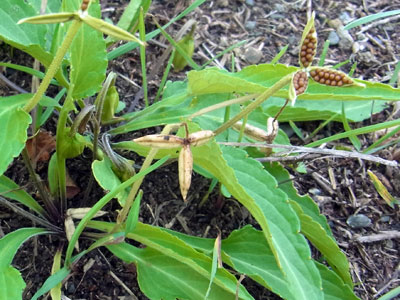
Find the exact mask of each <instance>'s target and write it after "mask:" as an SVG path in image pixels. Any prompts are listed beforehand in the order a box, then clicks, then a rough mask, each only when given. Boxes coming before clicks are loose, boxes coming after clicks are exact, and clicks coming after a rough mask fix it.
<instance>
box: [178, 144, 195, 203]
mask: <svg viewBox="0 0 400 300" xmlns="http://www.w3.org/2000/svg"><path fill="white" fill-rule="evenodd" d="M178 170H179V186H180V189H181V195H182V198H183V200H184V201H186V196H187V193H188V191H189V188H190V183H191V182H192V171H193V156H192V151H191V150H190V145H189V144H186V145H184V146H183V148H182V149H181V152H180V153H179V160H178Z"/></svg>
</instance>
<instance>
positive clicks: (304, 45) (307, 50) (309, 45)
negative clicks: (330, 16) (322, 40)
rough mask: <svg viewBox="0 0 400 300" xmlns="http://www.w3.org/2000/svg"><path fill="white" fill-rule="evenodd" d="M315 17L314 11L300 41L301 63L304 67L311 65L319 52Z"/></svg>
mask: <svg viewBox="0 0 400 300" xmlns="http://www.w3.org/2000/svg"><path fill="white" fill-rule="evenodd" d="M314 17H315V15H314V13H313V14H312V16H311V18H310V19H309V20H308V22H307V25H306V27H305V28H304V31H303V36H302V38H301V42H300V51H299V64H300V66H301V67H304V68H307V67H308V66H310V65H311V63H312V61H313V59H314V56H315V54H316V53H317V32H316V31H315V25H314Z"/></svg>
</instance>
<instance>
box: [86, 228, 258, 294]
mask: <svg viewBox="0 0 400 300" xmlns="http://www.w3.org/2000/svg"><path fill="white" fill-rule="evenodd" d="M88 226H90V227H92V228H96V229H99V230H105V231H109V230H111V229H112V227H113V226H114V225H113V224H112V223H107V222H99V221H91V222H90V223H89V224H88ZM127 237H128V238H130V239H133V240H135V241H138V242H140V243H142V244H144V245H146V246H147V247H146V248H145V249H138V248H136V247H133V246H131V245H129V244H126V243H120V244H118V245H110V246H107V248H108V249H109V250H110V251H111V252H113V253H114V255H116V256H118V257H119V258H121V259H122V260H124V261H126V262H135V263H136V264H137V267H138V276H139V278H138V280H139V285H140V288H141V290H142V291H143V292H144V293H145V294H146V296H147V297H149V298H150V299H161V298H162V299H176V298H179V299H203V298H204V295H205V294H206V291H207V287H208V284H209V279H210V272H211V268H212V260H211V258H209V257H208V256H206V255H204V254H202V253H200V252H198V251H196V250H194V249H193V248H192V247H190V246H189V245H187V244H186V243H184V242H183V241H181V240H179V239H178V238H176V237H174V236H173V235H171V234H169V233H168V232H166V231H164V230H162V229H161V228H157V227H154V226H151V225H147V224H143V223H140V222H139V223H138V224H137V226H136V228H135V230H134V231H133V232H130V233H128V234H127ZM236 286H237V279H236V278H235V277H234V276H233V275H232V274H230V273H229V272H228V271H226V270H225V269H223V268H222V269H218V270H217V272H216V275H215V278H214V281H213V285H212V288H211V292H210V295H209V298H208V299H233V298H234V296H235V292H236ZM239 298H240V299H253V298H252V297H251V296H250V294H249V293H248V292H247V291H246V290H245V289H244V287H243V286H242V285H239Z"/></svg>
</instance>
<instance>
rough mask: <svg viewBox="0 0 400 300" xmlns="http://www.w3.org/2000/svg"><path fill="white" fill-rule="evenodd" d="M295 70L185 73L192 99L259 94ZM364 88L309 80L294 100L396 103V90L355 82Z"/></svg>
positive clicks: (274, 68) (272, 68)
mask: <svg viewBox="0 0 400 300" xmlns="http://www.w3.org/2000/svg"><path fill="white" fill-rule="evenodd" d="M298 70H299V68H297V67H288V66H285V65H281V64H276V65H272V64H261V65H256V66H249V67H246V68H244V69H243V70H241V71H240V72H237V73H229V72H228V71H225V70H220V69H217V68H209V69H205V70H202V71H190V72H189V73H188V80H189V91H190V93H191V94H192V95H200V94H212V93H233V92H236V93H262V92H264V91H265V89H266V88H269V87H271V86H272V85H273V84H274V83H276V82H277V81H278V80H279V79H281V78H282V77H284V76H286V75H288V74H290V73H292V72H296V71H298ZM355 81H356V82H357V83H362V84H365V88H364V87H359V86H347V87H331V86H325V85H321V84H318V83H315V82H314V81H312V80H310V81H309V83H308V88H307V90H306V92H305V93H304V94H301V95H299V96H298V100H324V101H326V100H343V101H349V100H387V101H397V100H398V99H399V95H400V89H395V88H393V87H391V86H390V85H386V84H382V83H372V82H368V81H364V80H355ZM275 96H276V97H282V98H285V99H287V97H288V89H287V88H286V89H284V90H281V91H279V92H278V93H276V95H275Z"/></svg>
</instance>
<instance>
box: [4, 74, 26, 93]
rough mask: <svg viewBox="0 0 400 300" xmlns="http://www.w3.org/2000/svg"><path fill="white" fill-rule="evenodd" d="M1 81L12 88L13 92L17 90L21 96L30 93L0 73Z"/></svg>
mask: <svg viewBox="0 0 400 300" xmlns="http://www.w3.org/2000/svg"><path fill="white" fill-rule="evenodd" d="M0 79H1V80H3V81H4V82H5V84H7V85H8V86H9V87H10V88H12V89H13V90H16V91H17V92H18V93H21V94H27V93H28V92H27V91H25V90H24V89H23V88H21V87H19V86H18V85H16V84H15V83H14V82H12V81H10V80H9V79H8V78H7V77H6V76H4V75H3V73H1V72H0Z"/></svg>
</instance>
